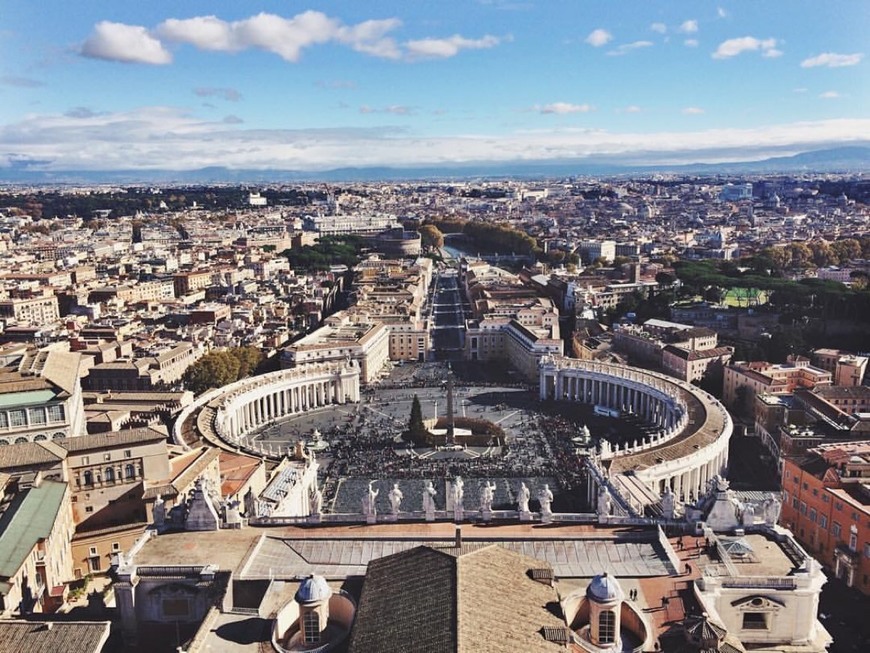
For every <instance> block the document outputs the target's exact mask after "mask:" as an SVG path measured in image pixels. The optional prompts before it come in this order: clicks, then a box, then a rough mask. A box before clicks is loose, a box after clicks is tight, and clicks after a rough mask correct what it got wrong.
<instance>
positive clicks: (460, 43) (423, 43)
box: [405, 34, 501, 59]
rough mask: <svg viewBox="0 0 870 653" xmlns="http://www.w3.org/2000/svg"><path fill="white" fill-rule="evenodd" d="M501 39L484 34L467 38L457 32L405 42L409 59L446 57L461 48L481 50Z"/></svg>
mask: <svg viewBox="0 0 870 653" xmlns="http://www.w3.org/2000/svg"><path fill="white" fill-rule="evenodd" d="M500 42H501V39H499V38H497V37H495V36H490V35H486V36H484V37H482V38H479V39H467V38H464V37H462V36H459V34H454V35H453V36H451V37H449V38H446V39H419V40H416V41H408V42H407V43H405V48H407V51H408V56H409V57H410V58H411V59H446V58H447V57H453V56H456V55H457V54H459V52H460V51H462V50H482V49H485V48H492V47H495V46H496V45H498V44H499V43H500Z"/></svg>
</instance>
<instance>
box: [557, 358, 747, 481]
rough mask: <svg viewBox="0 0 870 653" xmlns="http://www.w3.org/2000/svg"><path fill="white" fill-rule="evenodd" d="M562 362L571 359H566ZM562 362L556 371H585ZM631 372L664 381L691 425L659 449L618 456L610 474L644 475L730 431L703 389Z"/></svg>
mask: <svg viewBox="0 0 870 653" xmlns="http://www.w3.org/2000/svg"><path fill="white" fill-rule="evenodd" d="M561 360H572V359H564V358H563V359H561ZM561 360H560V359H557V360H556V367H557V368H558V369H560V370H561V369H577V370H579V371H581V372H582V371H583V367H580V366H576V363H575V364H574V365H572V366H571V367H570V368H565V367H560V362H561ZM596 367H597V368H598V369H596V372H598V373H603V374H606V371H603V370H602V369H601V367H602V364H601V363H597V364H596ZM625 367H628V366H625ZM631 369H632V370H633V371H634V372H637V373H638V374H640V375H641V376H650V377H652V378H655V379H656V381H658V382H662V381H664V382H665V383H667V384H668V385H669V386H670V390H672V391H673V392H674V393H675V395H676V397H677V398H678V400H679V401H682V402H683V403H684V404H685V406H686V410H687V411H688V421H687V423H686V426H684V427H683V428H682V430H681V431H680V432H679V433H677V434H676V435H675V436H674V437H672V438H670V439H668V440H667V441H666V442H664V443H662V444H660V445H657V446H654V447H651V448H649V449H644V450H643V451H638V452H636V453H619V454H618V455H616V456H615V457H614V458H612V459H611V461H610V473H611V474H624V473H626V472H630V471H641V470H644V469H648V468H650V467H654V466H655V465H660V464H662V463H664V462H668V461H673V460H679V459H681V458H684V457H686V456H690V455H691V454H693V453H696V452H698V451H700V450H702V449H703V448H704V447H707V446H709V445H711V444H713V443H714V442H716V441H717V440H718V439H719V438H720V437H722V435H723V434H725V432H726V431H727V430H728V423H729V422H730V421H731V418H730V416H728V413H727V411H726V410H725V407H724V406H723V405H722V404H721V403H720V402H719V400H717V399H716V398H715V397H713V396H712V395H710V394H708V393H707V392H705V391H704V390H701V389H700V388H695V387H691V388H690V389H689V388H687V387H686V386H687V385H688V384H684V383H683V382H681V381H678V380H677V379H671V378H669V377H667V376H665V375H663V374H653V373H651V372H650V371H649V370H644V369H641V368H636V367H633V368H631ZM613 378H614V380H615V381H619V380H624V379H623V377H620V376H615V375H614V377H613ZM638 382H640V383H643V380H642V379H638Z"/></svg>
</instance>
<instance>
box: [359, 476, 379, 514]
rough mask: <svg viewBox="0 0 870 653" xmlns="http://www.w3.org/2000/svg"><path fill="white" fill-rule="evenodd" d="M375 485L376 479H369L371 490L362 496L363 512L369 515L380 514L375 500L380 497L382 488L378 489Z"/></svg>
mask: <svg viewBox="0 0 870 653" xmlns="http://www.w3.org/2000/svg"><path fill="white" fill-rule="evenodd" d="M374 485H375V481H369V491H368V492H367V493H366V495H365V496H364V497H363V498H362V504H363V514H364V515H365V516H367V517H375V516H376V515H377V514H378V509H377V504H376V503H375V500H376V499H377V498H378V493H379V492H380V490H376V489H375V488H374Z"/></svg>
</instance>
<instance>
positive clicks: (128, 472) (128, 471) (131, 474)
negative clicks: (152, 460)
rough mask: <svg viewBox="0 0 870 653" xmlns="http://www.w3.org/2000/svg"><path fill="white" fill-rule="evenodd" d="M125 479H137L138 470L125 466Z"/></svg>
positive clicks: (131, 466)
mask: <svg viewBox="0 0 870 653" xmlns="http://www.w3.org/2000/svg"><path fill="white" fill-rule="evenodd" d="M124 477H125V478H136V468H135V467H133V465H125V466H124Z"/></svg>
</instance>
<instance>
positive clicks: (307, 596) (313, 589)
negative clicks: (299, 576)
mask: <svg viewBox="0 0 870 653" xmlns="http://www.w3.org/2000/svg"><path fill="white" fill-rule="evenodd" d="M330 596H332V589H331V588H330V587H329V585H328V584H327V582H326V579H325V578H324V577H323V576H313V575H312V576H309V577H308V578H306V579H305V580H303V581H302V582H301V583H299V589H298V590H296V596H295V597H294V598H295V600H296V602H297V603H302V604H305V603H319V602H320V601H327V600H328V599H329V597H330Z"/></svg>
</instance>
